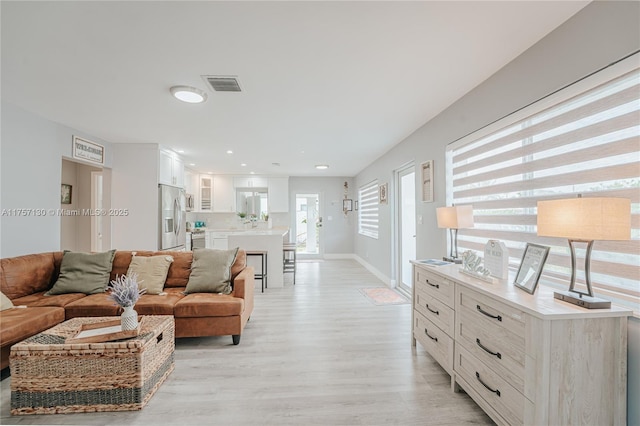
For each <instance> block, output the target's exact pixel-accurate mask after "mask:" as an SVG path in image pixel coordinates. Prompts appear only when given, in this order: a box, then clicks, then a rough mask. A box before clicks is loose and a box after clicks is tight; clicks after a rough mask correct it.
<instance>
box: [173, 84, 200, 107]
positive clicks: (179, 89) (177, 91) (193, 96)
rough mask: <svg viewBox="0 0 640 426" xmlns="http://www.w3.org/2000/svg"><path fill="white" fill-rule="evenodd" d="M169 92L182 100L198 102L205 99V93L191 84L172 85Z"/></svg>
mask: <svg viewBox="0 0 640 426" xmlns="http://www.w3.org/2000/svg"><path fill="white" fill-rule="evenodd" d="M170 91H171V94H172V95H173V96H174V97H175V98H176V99H179V100H181V101H182V102H188V103H190V104H199V103H201V102H204V101H206V100H207V94H206V93H205V92H204V91H203V90H200V89H197V88H195V87H191V86H173V87H172V88H171V89H170Z"/></svg>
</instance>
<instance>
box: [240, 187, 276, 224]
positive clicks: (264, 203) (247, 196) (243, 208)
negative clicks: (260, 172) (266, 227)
mask: <svg viewBox="0 0 640 426" xmlns="http://www.w3.org/2000/svg"><path fill="white" fill-rule="evenodd" d="M241 212H242V213H246V214H247V219H249V218H250V217H251V215H254V217H255V218H256V219H257V220H262V219H263V218H264V217H265V215H267V214H269V206H268V197H267V188H237V189H236V213H241Z"/></svg>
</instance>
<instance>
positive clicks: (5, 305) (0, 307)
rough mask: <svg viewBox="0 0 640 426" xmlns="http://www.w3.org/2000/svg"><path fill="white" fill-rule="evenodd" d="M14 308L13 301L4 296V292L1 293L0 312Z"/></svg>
mask: <svg viewBox="0 0 640 426" xmlns="http://www.w3.org/2000/svg"><path fill="white" fill-rule="evenodd" d="M11 308H13V303H12V302H11V299H9V298H8V297H7V296H5V295H4V293H3V292H1V291H0V311H5V310H7V309H11Z"/></svg>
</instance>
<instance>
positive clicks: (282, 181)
mask: <svg viewBox="0 0 640 426" xmlns="http://www.w3.org/2000/svg"><path fill="white" fill-rule="evenodd" d="M268 180H269V182H268V188H269V212H271V213H287V212H289V178H288V177H270V178H269V179H268Z"/></svg>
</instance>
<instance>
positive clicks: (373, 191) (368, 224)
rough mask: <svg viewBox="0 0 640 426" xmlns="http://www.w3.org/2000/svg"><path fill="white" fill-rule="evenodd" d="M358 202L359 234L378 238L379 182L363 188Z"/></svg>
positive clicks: (370, 183)
mask: <svg viewBox="0 0 640 426" xmlns="http://www.w3.org/2000/svg"><path fill="white" fill-rule="evenodd" d="M358 200H359V209H358V233H360V234H361V235H366V236H367V237H372V238H378V181H377V180H374V181H373V182H369V183H367V184H365V185H363V186H361V187H360V189H359V190H358Z"/></svg>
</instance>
